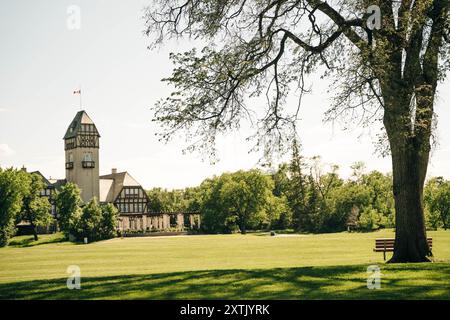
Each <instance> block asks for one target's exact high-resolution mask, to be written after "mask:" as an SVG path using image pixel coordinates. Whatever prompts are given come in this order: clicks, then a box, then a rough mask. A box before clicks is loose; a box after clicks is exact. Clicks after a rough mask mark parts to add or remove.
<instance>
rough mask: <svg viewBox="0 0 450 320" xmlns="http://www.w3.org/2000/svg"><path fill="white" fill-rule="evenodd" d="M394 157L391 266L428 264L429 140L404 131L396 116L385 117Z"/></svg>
mask: <svg viewBox="0 0 450 320" xmlns="http://www.w3.org/2000/svg"><path fill="white" fill-rule="evenodd" d="M385 126H386V130H387V132H388V136H389V142H390V147H391V154H392V171H393V192H394V199H395V246H394V255H393V257H392V259H391V260H389V261H388V262H389V263H396V262H427V261H429V259H428V258H427V256H429V254H430V249H429V247H428V242H427V236H426V229H425V217H424V210H423V188H424V183H425V177H426V173H427V169H428V160H429V140H428V141H424V140H420V139H419V138H418V137H417V136H414V135H410V132H408V130H405V124H404V123H403V124H402V121H401V120H400V118H399V117H398V114H397V115H395V114H394V115H392V114H385Z"/></svg>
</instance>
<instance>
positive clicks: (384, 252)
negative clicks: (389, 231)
mask: <svg viewBox="0 0 450 320" xmlns="http://www.w3.org/2000/svg"><path fill="white" fill-rule="evenodd" d="M383 258H384V261H386V251H383Z"/></svg>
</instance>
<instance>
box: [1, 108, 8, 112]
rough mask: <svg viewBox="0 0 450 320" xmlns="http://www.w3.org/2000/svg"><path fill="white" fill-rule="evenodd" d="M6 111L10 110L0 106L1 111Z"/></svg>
mask: <svg viewBox="0 0 450 320" xmlns="http://www.w3.org/2000/svg"><path fill="white" fill-rule="evenodd" d="M5 111H8V109H6V108H2V107H0V112H5Z"/></svg>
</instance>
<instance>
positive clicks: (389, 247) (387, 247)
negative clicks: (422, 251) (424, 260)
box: [373, 238, 433, 260]
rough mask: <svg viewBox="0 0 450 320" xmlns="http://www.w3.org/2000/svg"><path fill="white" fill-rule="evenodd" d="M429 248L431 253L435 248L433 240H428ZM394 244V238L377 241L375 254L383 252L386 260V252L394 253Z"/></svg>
mask: <svg viewBox="0 0 450 320" xmlns="http://www.w3.org/2000/svg"><path fill="white" fill-rule="evenodd" d="M427 241H428V246H429V247H430V251H431V249H432V248H433V239H432V238H427ZM394 244H395V239H394V238H381V239H375V248H374V249H373V251H374V252H383V258H384V260H386V252H393V251H394Z"/></svg>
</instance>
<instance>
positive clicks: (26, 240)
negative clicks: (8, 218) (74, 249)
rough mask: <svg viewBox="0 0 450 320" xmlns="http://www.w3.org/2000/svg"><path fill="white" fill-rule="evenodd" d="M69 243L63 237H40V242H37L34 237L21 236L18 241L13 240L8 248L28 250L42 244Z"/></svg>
mask: <svg viewBox="0 0 450 320" xmlns="http://www.w3.org/2000/svg"><path fill="white" fill-rule="evenodd" d="M65 241H67V240H66V239H65V237H64V236H63V235H56V236H53V235H52V236H51V237H42V236H39V240H37V241H35V240H34V237H33V236H21V237H18V238H16V239H14V238H13V239H12V240H11V241H10V242H9V243H8V246H10V247H16V248H27V247H35V246H40V245H42V244H50V243H58V242H65Z"/></svg>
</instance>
